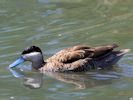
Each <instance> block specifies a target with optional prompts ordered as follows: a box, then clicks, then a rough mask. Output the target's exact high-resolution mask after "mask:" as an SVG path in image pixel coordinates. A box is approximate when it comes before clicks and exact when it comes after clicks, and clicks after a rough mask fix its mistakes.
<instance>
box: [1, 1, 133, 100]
mask: <svg viewBox="0 0 133 100" xmlns="http://www.w3.org/2000/svg"><path fill="white" fill-rule="evenodd" d="M132 21H133V1H132V0H126V1H123V0H0V65H1V68H0V79H1V81H0V98H1V100H44V99H45V100H68V99H73V100H81V99H82V100H129V99H130V98H131V97H133V61H132V60H133V52H132V51H131V52H130V53H128V54H127V55H126V56H124V58H123V59H121V61H120V62H119V63H118V64H117V65H116V67H115V68H114V69H112V70H106V71H99V72H97V71H94V72H93V71H92V72H86V73H76V74H72V73H71V74H58V73H46V74H45V75H42V74H39V73H36V72H30V71H23V73H22V74H24V75H25V77H23V78H15V77H14V76H13V75H12V74H11V72H10V71H9V69H8V65H9V64H10V63H12V62H13V61H14V60H15V59H16V58H17V57H18V56H19V55H20V53H21V52H22V50H23V49H24V48H25V47H27V46H29V45H37V46H39V47H41V49H42V50H43V53H44V55H45V59H47V58H48V57H50V56H51V55H53V54H54V53H55V52H57V51H58V50H61V49H63V48H66V47H70V46H73V45H77V44H88V45H100V44H108V43H113V42H116V43H118V44H119V45H120V48H130V49H133V29H132V27H133V23H132ZM21 66H23V67H25V66H26V67H27V66H30V63H25V64H23V65H21Z"/></svg>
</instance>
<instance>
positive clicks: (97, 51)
mask: <svg viewBox="0 0 133 100" xmlns="http://www.w3.org/2000/svg"><path fill="white" fill-rule="evenodd" d="M117 47H118V45H117V44H115V43H114V44H111V45H105V46H98V47H94V48H93V51H94V52H93V53H94V54H93V56H92V57H91V58H95V57H99V56H102V55H104V54H106V53H108V52H111V51H113V50H114V49H115V48H117Z"/></svg>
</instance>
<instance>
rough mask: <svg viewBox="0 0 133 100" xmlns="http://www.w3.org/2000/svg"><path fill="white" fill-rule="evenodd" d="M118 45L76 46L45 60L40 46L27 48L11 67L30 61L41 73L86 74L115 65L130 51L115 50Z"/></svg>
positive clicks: (33, 67)
mask: <svg viewBox="0 0 133 100" xmlns="http://www.w3.org/2000/svg"><path fill="white" fill-rule="evenodd" d="M116 48H118V45H117V44H116V43H112V44H108V45H101V46H89V45H76V46H73V47H69V48H65V49H63V50H60V51H59V52H57V53H55V54H54V55H53V56H51V57H50V58H48V59H46V60H44V58H43V53H42V50H41V49H40V48H39V47H38V46H30V47H28V48H25V49H24V50H23V52H22V53H21V56H20V57H19V58H18V59H17V60H16V61H14V62H13V63H12V64H10V65H9V68H15V67H16V66H18V65H19V64H22V63H24V62H25V61H30V62H31V63H32V64H31V66H32V69H34V70H37V71H40V72H84V71H90V70H93V69H104V68H109V67H111V66H113V65H115V64H116V63H117V62H118V61H119V60H120V59H121V58H122V56H123V55H125V54H126V53H127V52H129V51H130V49H121V50H115V49H116Z"/></svg>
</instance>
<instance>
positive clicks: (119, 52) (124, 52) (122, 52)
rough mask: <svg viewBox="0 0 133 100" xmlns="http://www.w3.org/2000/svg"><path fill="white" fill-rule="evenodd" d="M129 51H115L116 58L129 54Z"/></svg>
mask: <svg viewBox="0 0 133 100" xmlns="http://www.w3.org/2000/svg"><path fill="white" fill-rule="evenodd" d="M130 51H131V50H130V49H122V50H120V51H117V54H116V55H117V56H123V55H124V54H126V53H128V52H130Z"/></svg>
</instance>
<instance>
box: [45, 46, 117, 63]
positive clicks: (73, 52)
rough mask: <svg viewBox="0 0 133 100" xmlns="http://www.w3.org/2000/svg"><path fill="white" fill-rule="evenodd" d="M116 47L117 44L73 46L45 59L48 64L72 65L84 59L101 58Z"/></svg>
mask: <svg viewBox="0 0 133 100" xmlns="http://www.w3.org/2000/svg"><path fill="white" fill-rule="evenodd" d="M116 47H118V46H117V44H111V45H105V46H98V47H91V46H86V45H79V46H74V47H72V48H67V49H64V50H61V51H60V52H58V53H56V54H55V55H54V56H52V57H50V58H49V59H47V61H48V62H52V61H58V62H61V63H72V62H75V61H77V60H80V59H84V58H95V57H99V56H102V55H104V54H106V53H108V52H110V51H112V50H113V49H114V48H116Z"/></svg>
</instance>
